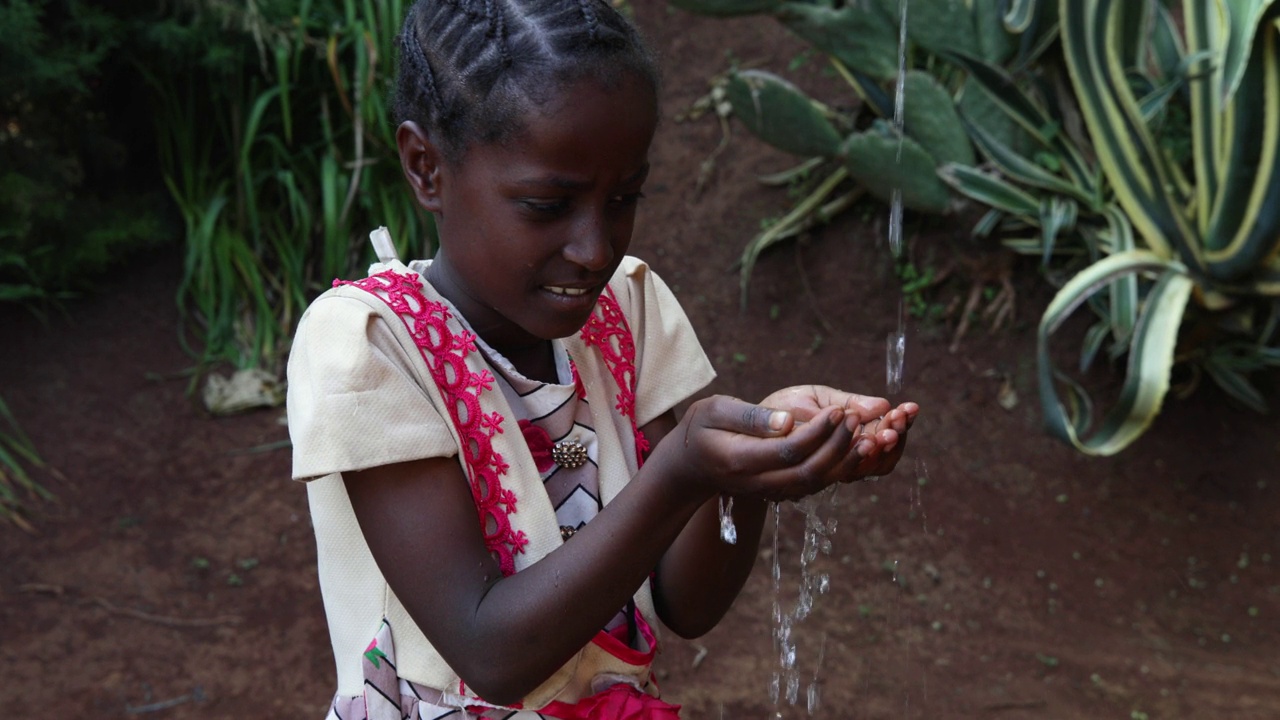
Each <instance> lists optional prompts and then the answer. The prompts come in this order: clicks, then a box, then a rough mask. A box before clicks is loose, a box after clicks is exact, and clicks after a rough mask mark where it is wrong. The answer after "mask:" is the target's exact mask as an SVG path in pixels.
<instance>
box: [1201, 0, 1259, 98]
mask: <svg viewBox="0 0 1280 720" xmlns="http://www.w3.org/2000/svg"><path fill="white" fill-rule="evenodd" d="M1200 1H1201V2H1206V3H1220V4H1221V6H1222V8H1223V9H1224V10H1226V20H1227V28H1226V31H1227V32H1226V34H1227V43H1226V53H1225V57H1224V58H1223V65H1222V88H1221V92H1222V103H1223V104H1226V103H1228V102H1230V100H1231V96H1232V95H1234V94H1235V92H1236V90H1237V89H1238V88H1239V87H1240V83H1241V82H1242V81H1243V79H1244V75H1245V72H1247V71H1246V67H1247V66H1248V65H1249V62H1250V59H1249V55H1250V53H1251V52H1255V51H1256V45H1255V43H1254V35H1255V34H1256V33H1257V32H1258V26H1259V25H1261V24H1262V18H1263V16H1265V15H1266V14H1267V11H1268V10H1269V9H1270V8H1271V5H1272V4H1273V3H1274V2H1275V0H1200Z"/></svg>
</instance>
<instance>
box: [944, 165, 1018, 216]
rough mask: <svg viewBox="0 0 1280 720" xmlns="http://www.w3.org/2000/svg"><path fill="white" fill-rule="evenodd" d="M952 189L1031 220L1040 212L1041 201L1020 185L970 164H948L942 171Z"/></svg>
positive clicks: (984, 203)
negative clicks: (1019, 186)
mask: <svg viewBox="0 0 1280 720" xmlns="http://www.w3.org/2000/svg"><path fill="white" fill-rule="evenodd" d="M938 175H939V177H941V178H942V180H943V181H944V182H946V183H947V184H948V185H950V186H951V187H953V188H955V189H956V190H957V191H959V192H960V193H961V194H962V195H965V196H968V197H970V198H973V199H974V200H977V201H978V202H980V203H982V204H983V205H986V206H988V207H992V208H996V209H997V210H1001V211H1003V212H1006V213H1009V214H1010V215H1017V216H1020V217H1024V218H1027V219H1031V218H1036V217H1038V216H1039V213H1040V201H1039V200H1038V199H1037V198H1035V197H1033V196H1031V195H1029V194H1027V193H1026V192H1024V191H1023V190H1022V189H1020V188H1018V187H1017V186H1015V185H1013V184H1011V183H1007V182H1005V181H1004V180H1001V179H1000V178H998V177H996V176H994V175H992V174H991V173H987V172H983V171H982V170H979V169H977V168H975V167H970V166H968V165H956V164H954V163H953V164H949V165H944V166H942V168H941V169H940V170H939V171H938Z"/></svg>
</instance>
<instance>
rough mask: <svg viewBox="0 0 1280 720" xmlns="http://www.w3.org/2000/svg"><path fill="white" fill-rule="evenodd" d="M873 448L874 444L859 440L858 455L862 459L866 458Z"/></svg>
mask: <svg viewBox="0 0 1280 720" xmlns="http://www.w3.org/2000/svg"><path fill="white" fill-rule="evenodd" d="M875 446H876V444H875V443H873V442H871V441H870V440H868V439H866V438H862V439H861V440H859V441H858V444H857V449H858V454H859V455H861V456H862V457H866V456H868V455H870V454H871V451H872V450H873V449H874V448H875Z"/></svg>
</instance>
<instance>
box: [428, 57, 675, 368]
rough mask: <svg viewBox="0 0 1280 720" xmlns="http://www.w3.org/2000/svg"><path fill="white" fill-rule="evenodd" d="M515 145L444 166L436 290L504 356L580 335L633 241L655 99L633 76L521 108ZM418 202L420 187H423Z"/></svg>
mask: <svg viewBox="0 0 1280 720" xmlns="http://www.w3.org/2000/svg"><path fill="white" fill-rule="evenodd" d="M522 120H523V123H522V124H523V128H524V130H523V132H521V133H518V134H516V135H515V136H513V137H512V139H511V140H510V141H508V142H504V143H494V144H488V145H484V144H481V145H473V146H472V147H470V148H469V149H467V150H466V152H465V153H464V154H463V156H462V158H461V159H460V160H459V161H458V162H456V163H450V162H447V161H442V162H441V164H440V166H439V172H438V174H437V176H436V180H435V184H434V192H435V196H434V199H435V202H434V203H429V204H428V207H429V209H431V210H433V211H434V212H435V213H436V217H437V222H438V226H437V227H438V229H439V232H440V250H439V252H438V253H437V254H436V257H435V261H434V263H433V264H432V266H431V270H430V273H429V277H430V279H431V281H432V284H433V285H435V286H436V288H437V289H438V290H439V291H440V292H441V293H442V294H443V295H444V296H445V297H447V298H448V299H449V300H450V302H452V303H453V304H454V305H455V306H456V307H457V308H458V310H459V311H461V312H462V314H463V315H464V316H465V317H466V318H467V321H468V322H469V323H470V324H471V326H472V327H473V328H474V329H475V331H476V332H477V333H479V334H480V336H481V337H483V338H484V339H485V341H486V342H488V343H489V344H490V345H492V346H494V347H495V348H497V349H499V350H504V349H505V350H518V349H521V348H527V347H529V346H531V345H535V344H537V343H540V342H542V341H545V340H549V339H551V338H559V337H567V336H570V335H572V334H574V333H576V332H577V331H578V330H579V329H580V328H581V327H582V326H583V324H584V323H586V321H587V318H588V317H589V316H590V314H591V311H592V309H593V308H594V307H595V303H596V298H597V297H599V295H600V293H601V291H603V290H604V287H605V284H606V283H607V282H608V281H609V278H610V277H611V276H612V275H613V272H614V270H615V269H617V267H618V264H619V263H620V262H621V261H622V257H623V255H624V254H625V253H626V250H627V246H628V245H629V244H630V242H631V231H632V227H633V225H634V222H635V213H636V204H637V202H638V201H639V199H640V198H641V197H642V196H641V193H640V189H641V187H642V186H643V185H644V181H645V178H646V176H647V175H648V173H649V161H648V153H649V143H650V141H651V140H652V138H653V133H654V129H655V127H656V124H657V101H656V98H655V96H654V90H653V88H652V87H651V86H650V85H649V83H647V82H646V81H644V80H642V79H639V78H637V77H635V76H633V75H631V74H627V75H626V76H625V77H624V78H623V79H622V80H621V81H619V82H618V83H616V84H615V85H614V87H612V88H607V87H605V86H604V85H603V84H602V83H600V82H599V81H597V80H594V79H591V78H587V79H584V80H580V81H578V82H576V83H574V84H571V85H568V86H567V87H565V88H564V89H563V90H561V91H560V92H558V93H556V94H555V95H554V96H553V97H552V98H551V100H550V101H549V102H547V103H545V104H543V105H541V106H536V107H534V109H532V110H530V111H528V112H527V113H525V116H524V117H523V118H522ZM420 197H421V191H420Z"/></svg>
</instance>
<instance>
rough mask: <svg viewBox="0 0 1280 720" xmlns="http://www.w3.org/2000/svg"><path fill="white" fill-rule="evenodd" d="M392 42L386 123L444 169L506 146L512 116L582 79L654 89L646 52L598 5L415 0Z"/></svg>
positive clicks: (652, 64) (654, 73)
mask: <svg viewBox="0 0 1280 720" xmlns="http://www.w3.org/2000/svg"><path fill="white" fill-rule="evenodd" d="M399 40H400V68H399V73H398V75H397V79H396V92H395V96H394V105H393V107H392V113H393V115H394V116H395V121H396V123H397V124H399V123H402V122H405V121H413V122H416V123H417V124H418V125H419V126H421V127H422V128H423V129H425V130H427V131H428V132H429V133H431V136H432V138H433V139H435V140H436V142H437V143H438V144H439V145H440V146H441V148H442V150H443V151H444V154H445V157H446V158H448V159H449V160H450V161H457V160H458V159H459V158H460V157H461V156H462V154H463V153H465V151H466V149H467V148H468V147H470V146H471V145H472V144H474V143H485V144H487V143H492V142H501V141H503V140H506V139H507V138H509V137H510V136H511V135H512V134H514V133H516V132H518V131H519V130H520V126H519V117H520V115H521V113H523V112H525V111H527V110H528V109H529V108H530V107H531V106H534V105H538V104H540V103H542V102H544V101H545V100H546V99H547V98H549V97H551V95H552V94H553V93H554V92H555V91H556V90H558V89H560V88H562V87H564V86H565V85H568V84H570V83H573V82H576V81H578V80H581V79H583V78H585V77H592V78H595V79H598V80H600V81H602V82H604V83H606V84H607V85H610V86H611V85H613V84H614V83H616V82H618V81H619V80H620V78H621V77H622V76H623V75H624V74H627V73H632V74H635V75H636V76H638V77H640V78H642V79H644V80H645V81H647V82H648V83H650V85H652V86H653V87H654V89H655V90H656V89H657V85H658V69H657V63H656V61H655V59H654V57H653V55H652V53H651V52H650V50H649V49H648V47H647V46H646V45H645V43H644V41H643V40H642V39H641V37H640V35H639V32H638V31H637V30H636V29H635V27H634V26H632V25H631V23H630V22H629V21H628V20H627V19H626V18H624V17H623V16H622V15H621V14H620V13H618V11H617V10H616V9H614V8H613V6H612V5H610V4H609V2H608V1H607V0H417V2H415V3H414V4H413V5H412V6H411V7H410V8H409V11H408V14H407V16H406V18H405V21H404V28H403V30H402V31H401V34H400V38H399Z"/></svg>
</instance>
